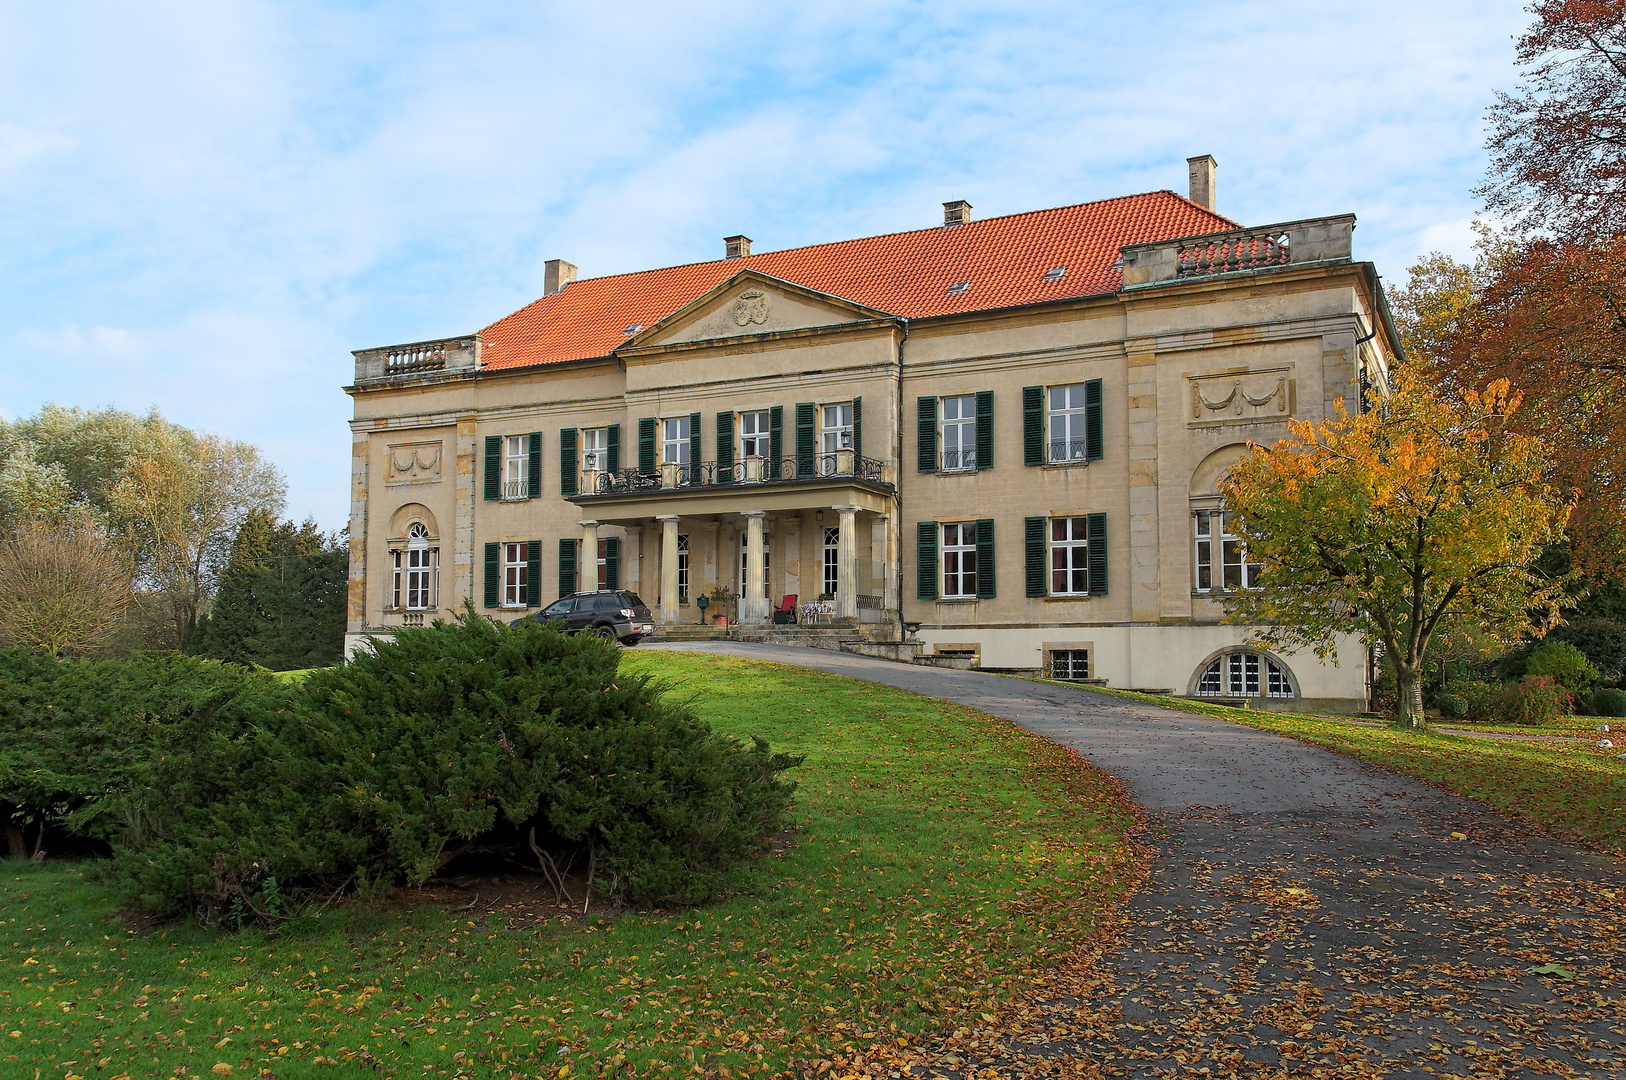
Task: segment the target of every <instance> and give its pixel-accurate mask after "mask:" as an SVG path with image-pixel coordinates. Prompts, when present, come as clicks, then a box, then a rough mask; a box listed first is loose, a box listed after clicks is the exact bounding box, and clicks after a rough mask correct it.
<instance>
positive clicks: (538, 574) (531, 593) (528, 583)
mask: <svg viewBox="0 0 1626 1080" xmlns="http://www.w3.org/2000/svg"><path fill="white" fill-rule="evenodd" d="M525 606H526V607H541V606H542V541H540V540H532V541H529V542H528V543H527V544H526V545H525Z"/></svg>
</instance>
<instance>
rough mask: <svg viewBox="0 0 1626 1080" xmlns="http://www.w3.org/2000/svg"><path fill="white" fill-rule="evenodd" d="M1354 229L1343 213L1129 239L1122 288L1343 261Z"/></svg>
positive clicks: (1350, 217)
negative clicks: (1136, 241) (1150, 240)
mask: <svg viewBox="0 0 1626 1080" xmlns="http://www.w3.org/2000/svg"><path fill="white" fill-rule="evenodd" d="M1354 231H1355V215H1353V214H1342V215H1339V216H1337V217H1327V218H1312V219H1309V220H1306V221H1289V222H1284V223H1282V224H1280V225H1265V226H1262V227H1260V228H1257V229H1231V230H1228V231H1226V232H1216V233H1204V234H1202V235H1200V236H1182V237H1178V238H1175V239H1172V240H1159V241H1157V242H1155V243H1150V244H1128V245H1125V246H1124V247H1122V248H1120V249H1119V250H1120V252H1121V253H1122V255H1123V275H1124V288H1125V289H1135V288H1141V287H1144V286H1148V285H1157V284H1161V283H1163V282H1169V281H1181V280H1185V279H1188V278H1205V277H1213V276H1215V275H1218V274H1235V273H1241V272H1244V271H1256V270H1276V269H1281V268H1284V267H1289V266H1300V265H1303V264H1305V263H1317V262H1333V261H1346V262H1347V261H1348V260H1349V259H1350V257H1351V253H1352V251H1353V248H1352V239H1353V233H1354Z"/></svg>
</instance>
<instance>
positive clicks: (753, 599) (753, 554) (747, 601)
mask: <svg viewBox="0 0 1626 1080" xmlns="http://www.w3.org/2000/svg"><path fill="white" fill-rule="evenodd" d="M762 515H763V512H762V511H761V510H747V511H745V595H744V596H742V597H740V622H742V623H745V624H747V625H750V626H761V625H762V624H763V623H764V622H765V621H767V617H768V615H767V612H766V611H765V610H764V609H765V608H766V607H767V606H768V605H767V602H766V601H765V600H763V598H762V590H763V589H764V588H765V587H766V584H767V583H766V582H764V581H763V580H762V578H763V568H762Z"/></svg>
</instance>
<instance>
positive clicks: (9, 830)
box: [0, 821, 28, 859]
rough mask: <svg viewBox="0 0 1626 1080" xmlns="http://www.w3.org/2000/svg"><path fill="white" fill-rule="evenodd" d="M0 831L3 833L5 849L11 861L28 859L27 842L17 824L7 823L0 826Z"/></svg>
mask: <svg viewBox="0 0 1626 1080" xmlns="http://www.w3.org/2000/svg"><path fill="white" fill-rule="evenodd" d="M0 829H4V831H5V834H6V848H7V849H8V850H9V852H10V854H11V857H12V858H13V859H26V858H28V841H27V839H26V838H25V837H24V836H23V831H22V830H21V829H19V828H18V827H17V823H16V822H14V821H7V822H5V823H4V824H3V825H0Z"/></svg>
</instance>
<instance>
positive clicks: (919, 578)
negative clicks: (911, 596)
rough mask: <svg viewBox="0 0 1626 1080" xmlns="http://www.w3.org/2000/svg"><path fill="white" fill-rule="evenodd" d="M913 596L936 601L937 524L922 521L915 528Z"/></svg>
mask: <svg viewBox="0 0 1626 1080" xmlns="http://www.w3.org/2000/svg"><path fill="white" fill-rule="evenodd" d="M915 596H916V598H917V599H920V600H936V599H937V522H935V521H922V522H921V523H920V524H918V525H916V526H915Z"/></svg>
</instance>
